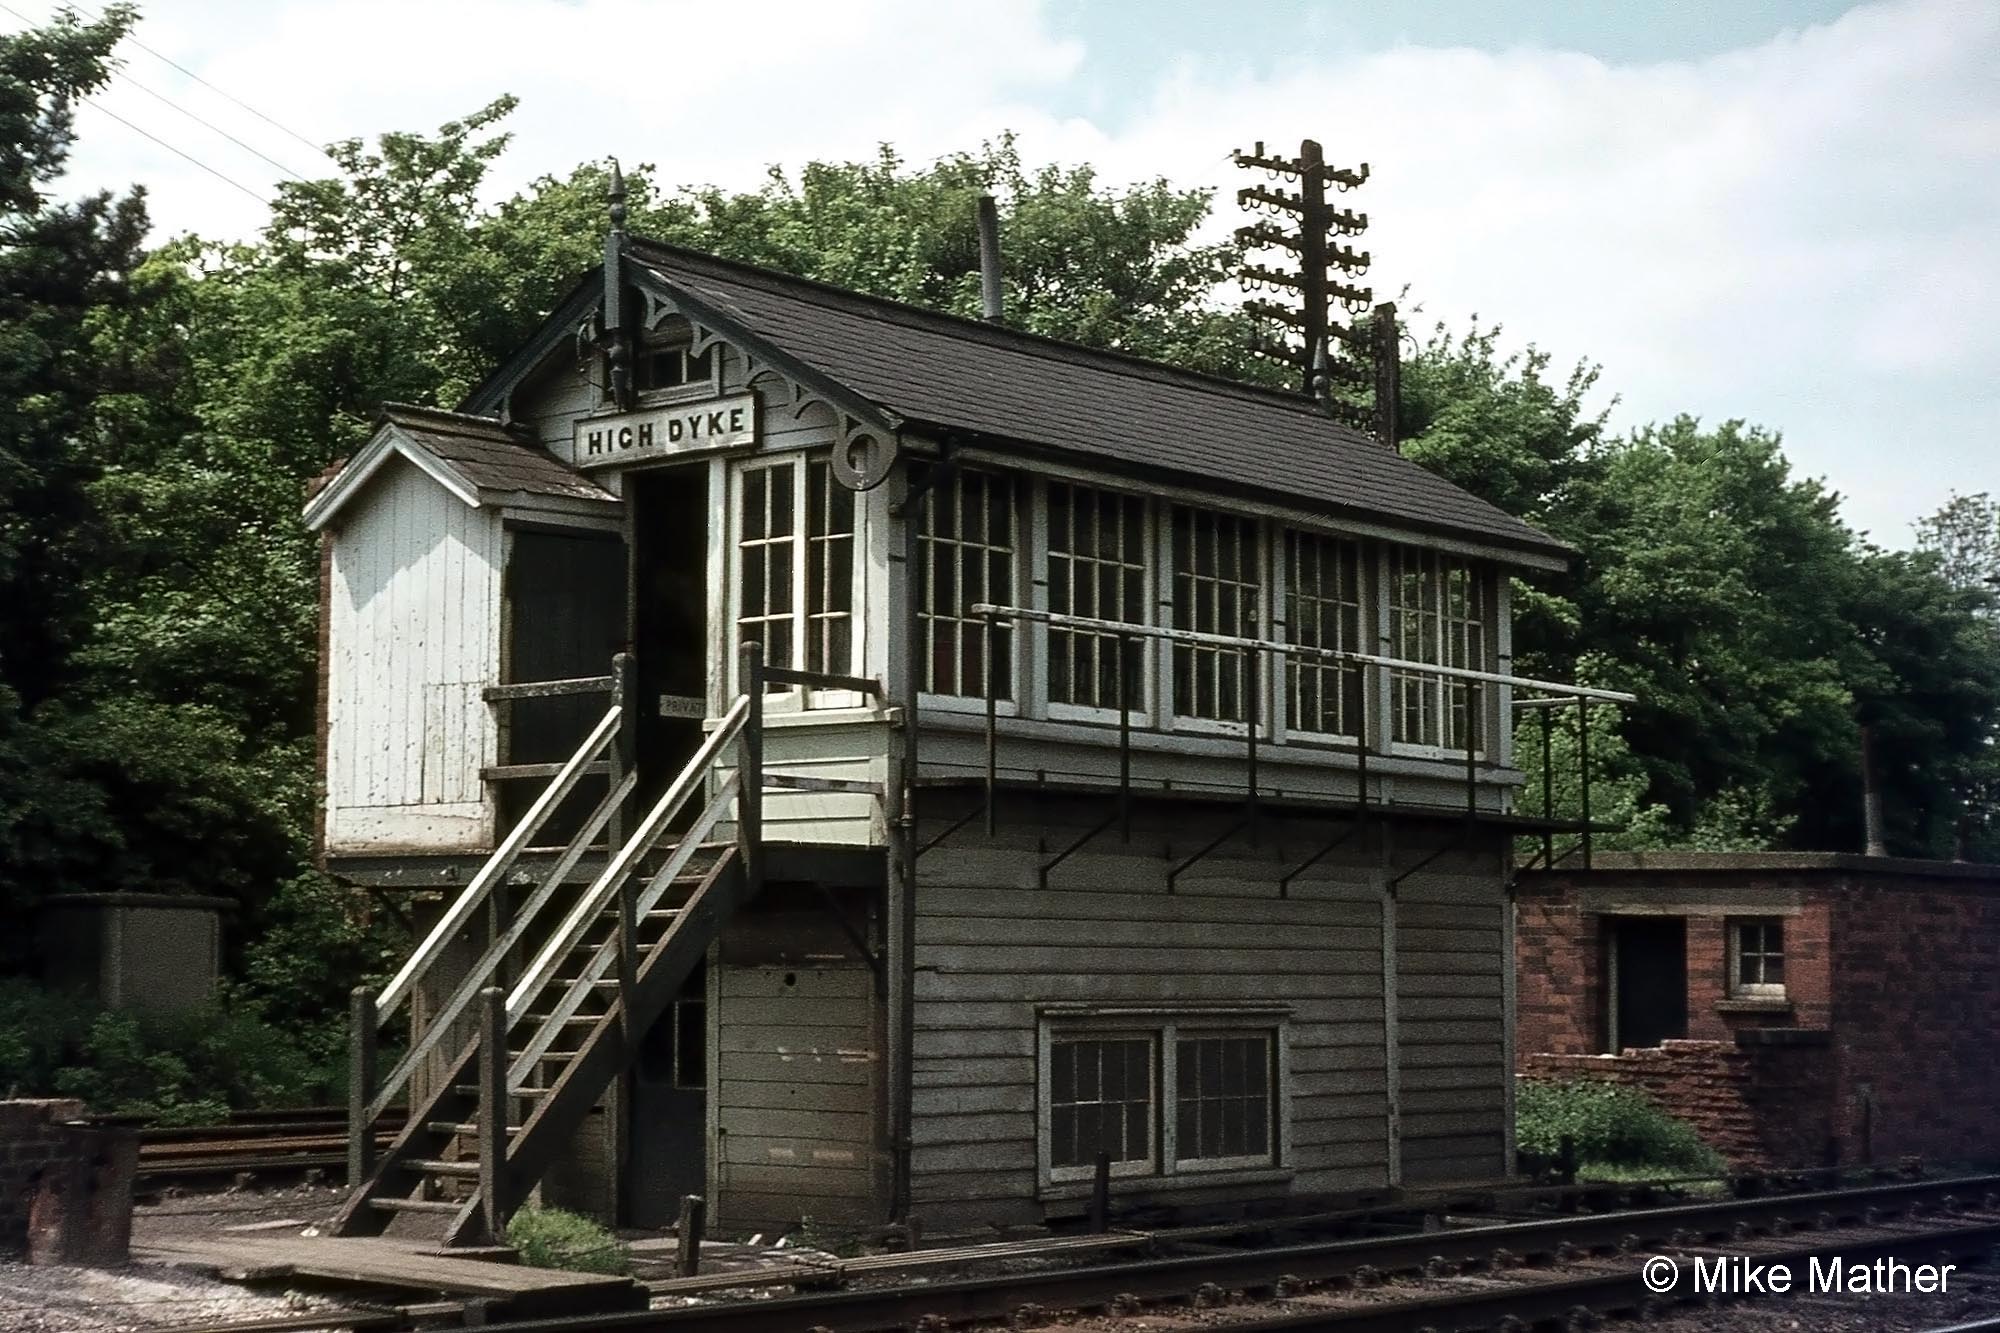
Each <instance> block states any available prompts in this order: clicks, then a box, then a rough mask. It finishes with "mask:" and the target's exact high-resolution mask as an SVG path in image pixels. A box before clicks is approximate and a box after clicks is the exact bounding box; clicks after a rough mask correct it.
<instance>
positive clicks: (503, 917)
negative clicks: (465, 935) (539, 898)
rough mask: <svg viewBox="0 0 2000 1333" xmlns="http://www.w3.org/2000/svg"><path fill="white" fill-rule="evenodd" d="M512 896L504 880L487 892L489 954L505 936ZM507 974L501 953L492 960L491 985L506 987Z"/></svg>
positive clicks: (505, 963)
mask: <svg viewBox="0 0 2000 1333" xmlns="http://www.w3.org/2000/svg"><path fill="white" fill-rule="evenodd" d="M512 896H513V895H512V893H511V892H510V891H509V889H508V886H507V881H506V880H504V879H502V880H501V881H499V882H498V883H496V884H495V885H494V886H493V887H492V888H491V889H489V890H487V893H486V949H487V952H489V953H490V952H492V950H493V948H494V946H496V945H497V944H499V943H500V941H501V940H502V939H503V938H505V936H506V934H507V918H508V916H509V915H510V912H509V908H510V906H511V904H510V903H509V902H508V899H509V898H511V897H512ZM507 972H508V968H507V955H506V954H504V953H503V954H501V955H500V956H499V957H498V958H495V959H494V960H493V984H494V985H496V986H505V985H507V984H508V982H507Z"/></svg>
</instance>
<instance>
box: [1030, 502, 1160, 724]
mask: <svg viewBox="0 0 2000 1333" xmlns="http://www.w3.org/2000/svg"><path fill="white" fill-rule="evenodd" d="M1145 514H1146V507H1145V502H1144V501H1143V500H1141V499H1139V498H1138V497H1137V496H1129V495H1118V494H1115V493H1113V492H1110V491H1100V490H1095V489H1092V488H1089V487H1083V486H1071V485H1069V484H1067V483H1064V482H1051V483H1050V484H1049V516H1050V517H1049V552H1048V558H1047V561H1046V563H1045V565H1044V574H1045V576H1046V577H1047V580H1048V585H1049V609H1050V610H1051V611H1055V612H1057V613H1058V614H1071V615H1079V616H1089V617H1093V618H1095V619H1100V620H1115V621H1121V622H1124V623H1127V624H1138V625H1143V624H1148V623H1150V621H1149V620H1148V618H1147V615H1146V605H1145V596H1144V589H1145V573H1146V570H1145V565H1144V562H1143V559H1142V558H1141V551H1142V550H1143V545H1144V543H1143V542H1142V541H1141V539H1140V536H1139V534H1140V533H1141V532H1143V530H1144V528H1145ZM1116 644H1117V636H1116V635H1113V634H1099V633H1096V632H1093V631H1090V630H1078V629H1064V628H1062V627H1060V626H1056V627H1053V628H1051V629H1050V631H1049V657H1050V662H1051V671H1050V681H1049V698H1050V700H1051V701H1052V702H1055V703H1064V704H1078V705H1082V706H1084V707H1090V708H1116V707H1118V705H1119V693H1118V682H1117V679H1116V676H1115V671H1114V672H1112V673H1110V674H1108V673H1107V665H1106V664H1107V663H1109V662H1110V661H1111V659H1112V658H1113V656H1114V655H1115V653H1116V651H1117V649H1116ZM1057 663H1060V666H1057ZM1133 702H1134V706H1137V703H1138V701H1136V700H1134V701H1133Z"/></svg>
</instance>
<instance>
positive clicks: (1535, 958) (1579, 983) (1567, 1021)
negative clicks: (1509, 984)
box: [1514, 877, 1605, 1055]
mask: <svg viewBox="0 0 2000 1333" xmlns="http://www.w3.org/2000/svg"><path fill="white" fill-rule="evenodd" d="M1524 878H1525V877H1524ZM1600 920H1601V919H1600V918H1599V917H1598V916H1597V914H1595V913H1587V912H1584V911H1583V910H1582V909H1581V908H1580V907H1579V906H1578V904H1577V901H1576V895H1574V894H1573V893H1570V892H1567V891H1566V890H1564V889H1562V888H1560V887H1558V888H1555V889H1552V890H1550V891H1538V892H1532V893H1522V894H1520V895H1519V896H1518V897H1517V898H1516V900H1515V908H1514V1049H1515V1050H1516V1051H1518V1052H1521V1053H1523V1054H1530V1053H1540V1052H1554V1053H1556V1054H1560V1055H1592V1054H1595V1053H1596V1052H1598V1051H1600V1050H1602V1049H1603V1045H1604V1038H1603V1032H1604V1014H1605V997H1604V976H1603V974H1604V968H1603V963H1602V957H1603V947H1604V946H1603V940H1602V934H1601V930H1600Z"/></svg>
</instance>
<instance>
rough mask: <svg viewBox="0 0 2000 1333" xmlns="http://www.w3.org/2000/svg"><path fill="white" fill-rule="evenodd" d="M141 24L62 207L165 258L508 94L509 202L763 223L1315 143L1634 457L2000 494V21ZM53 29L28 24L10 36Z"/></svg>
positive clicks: (1481, 11)
mask: <svg viewBox="0 0 2000 1333" xmlns="http://www.w3.org/2000/svg"><path fill="white" fill-rule="evenodd" d="M81 7H82V8H83V10H84V12H86V13H88V12H90V11H91V10H92V9H94V7H95V5H94V0H93V3H91V4H86V5H83V6H81ZM142 7H143V9H144V13H145V18H144V21H143V22H142V23H141V25H140V28H139V30H138V32H137V40H138V41H139V42H141V43H144V46H145V47H146V48H150V49H149V50H147V49H140V48H138V47H136V46H129V45H128V48H127V49H126V51H125V64H124V68H123V70H122V71H121V74H120V76H119V77H118V78H117V79H115V80H114V82H113V83H112V85H111V86H110V87H108V88H107V89H106V90H104V91H103V92H102V93H101V94H99V95H98V97H97V99H96V105H92V106H88V107H85V108H83V110H82V112H81V114H80V116H79V129H80V132H81V134H82V142H81V144H80V145H79V148H78V151H77V152H76V154H75V157H74V159H73V162H72V164H71V171H70V173H69V177H68V179H67V180H66V181H65V183H64V184H65V186H66V188H69V189H71V190H83V189H86V188H102V187H112V188H120V187H123V186H125V185H127V184H129V183H131V182H134V181H138V182H143V183H144V184H145V185H146V187H147V189H148V191H149V198H150V205H151V209H152V213H153V216H154V219H155V223H156V226H157V228H158V229H159V231H160V232H161V234H162V235H165V234H169V233H173V232H179V231H186V230H194V231H198V232H201V233H202V234H204V235H209V236H216V237H225V236H244V235H248V234H250V233H252V232H254V231H255V230H256V228H257V227H258V225H259V224H260V222H261V221H262V220H263V217H264V208H263V205H262V203H261V202H259V197H260V196H261V197H265V198H268V196H269V195H270V194H271V192H272V188H273V182H274V181H275V180H277V179H281V178H283V176H284V174H286V173H296V174H299V175H305V176H311V175H314V174H321V173H324V172H325V170H326V168H327V166H328V164H327V162H326V160H325V159H324V158H323V157H320V156H319V155H318V154H317V153H315V152H314V151H313V149H312V148H311V147H310V146H309V145H311V144H318V143H324V142H327V141H331V140H335V139H342V138H348V137H356V136H361V137H368V136H373V135H375V134H377V133H380V132H382V131H384V130H392V129H416V130H428V129H432V128H434V127H436V126H437V125H438V124H440V123H442V122H444V121H446V120H449V119H452V118H453V117H455V116H458V115H461V114H464V113H465V112H468V111H470V110H472V109H474V108H476V107H478V106H480V105H483V104H484V103H486V102H487V101H489V100H491V99H492V98H493V97H495V96H497V95H499V94H501V93H503V92H507V93H514V94H516V95H518V96H519V97H521V99H522V105H521V108H520V109H519V110H518V111H517V112H515V114H514V116H513V117H512V118H511V120H510V125H511V128H512V130H513V133H514V135H515V139H514V143H513V146H512V147H511V148H510V149H509V151H508V153H507V155H506V157H505V158H503V160H502V162H501V163H500V165H499V168H498V170H497V171H496V173H495V177H494V180H493V182H492V185H493V189H494V190H495V192H496V195H504V194H505V193H507V192H511V191H512V190H514V189H517V188H519V187H520V186H522V185H524V184H525V183H527V182H528V181H530V180H532V179H533V178H534V177H536V176H539V175H542V174H544V173H557V174H562V173H566V172H567V171H568V170H569V169H570V168H571V167H573V166H574V165H575V164H576V163H577V162H579V161H580V160H583V159H586V158H602V157H604V156H607V155H610V156H617V157H619V158H620V159H621V160H623V161H625V162H627V163H628V164H629V163H632V162H651V163H655V164H657V167H658V170H659V175H660V177H661V179H662V180H663V181H665V182H667V183H688V184H715V185H721V186H724V187H730V188H750V187H754V186H755V185H756V184H757V183H758V181H759V180H760V179H761V177H762V175H763V173H764V171H765V169H766V167H767V166H768V165H770V164H773V163H779V164H787V165H793V166H796V165H797V164H800V163H802V162H805V161H808V160H811V159H813V158H834V159H841V160H850V159H855V158H863V157H868V156H872V154H873V152H874V151H875V148H876V145H878V144H880V143H883V142H891V143H894V144H895V145H896V147H897V148H898V149H899V150H900V151H901V152H902V153H903V155H904V156H905V157H906V158H907V159H909V160H912V161H917V162H922V161H925V160H928V159H931V158H934V157H936V156H939V155H942V154H945V153H948V152H951V151H953V150H956V149H961V148H970V147H975V146H977V144H978V143H980V142H981V141H982V140H985V139H990V138H993V137H995V136H997V135H998V134H1000V133H1001V132H1002V131H1006V130H1012V131H1015V132H1016V133H1017V134H1018V135H1019V136H1020V142H1021V146H1022V149H1023V151H1024V153H1026V155H1027V156H1028V158H1029V159H1030V160H1031V161H1045V160H1056V161H1061V162H1065V163H1076V162H1089V163H1092V164H1094V165H1095V166H1096V167H1097V168H1098V169H1099V172H1100V174H1101V176H1102V177H1103V178H1104V179H1105V180H1107V181H1109V182H1112V183H1123V182H1127V181H1132V180H1138V179H1148V178H1151V177H1155V176H1163V177H1165V178H1167V179H1169V180H1171V181H1173V182H1174V183H1176V184H1178V185H1183V186H1198V187H1203V188H1209V189H1214V190H1216V191H1217V192H1218V195H1217V216H1216V219H1215V226H1216V227H1217V228H1218V229H1219V230H1226V229H1227V228H1229V227H1233V226H1234V225H1236V223H1237V222H1238V221H1239V220H1240V219H1239V218H1238V216H1237V214H1236V209H1235V206H1234V203H1233V194H1234V191H1235V189H1236V187H1237V186H1238V185H1239V184H1244V183H1248V182H1249V178H1248V177H1247V176H1245V175H1244V173H1241V172H1238V171H1236V170H1235V169H1233V168H1232V167H1231V166H1230V165H1229V162H1228V155H1229V152H1230V150H1231V149H1233V148H1237V147H1243V148H1248V147H1250V145H1251V144H1252V143H1253V142H1255V141H1257V140H1263V141H1265V142H1267V143H1268V144H1269V145H1271V147H1272V148H1273V149H1274V150H1275V149H1277V148H1279V147H1280V146H1284V147H1285V148H1287V149H1289V148H1290V147H1291V146H1293V145H1295V144H1296V142H1297V141H1298V140H1299V139H1301V138H1305V137H1312V138H1316V139H1318V140H1320V141H1321V142H1322V143H1324V144H1325V145H1326V148H1327V154H1328V157H1329V159H1330V160H1332V161H1334V162H1336V163H1340V164H1352V163H1358V162H1363V161H1365V162H1367V163H1369V164H1370V166H1371V168H1372V171H1373V174H1372V176H1371V178H1370V180H1369V182H1368V184H1367V185H1366V186H1365V187H1364V188H1363V189H1362V190H1361V191H1360V192H1359V193H1358V194H1357V195H1354V196H1352V198H1351V202H1352V204H1353V206H1354V207H1356V208H1358V209H1361V210H1363V211H1366V212H1367V213H1368V214H1369V216H1370V219H1371V225H1370V228H1369V232H1368V235H1367V239H1366V247H1367V248H1368V249H1369V250H1370V251H1371V252H1372V254H1373V255H1374V257H1375V265H1374V269H1373V272H1372V273H1371V274H1370V280H1371V282H1372V284H1373V286H1374V288H1375V289H1376V291H1377V293H1378V294H1380V295H1395V294H1398V293H1401V292H1403V291H1404V289H1405V288H1407V295H1406V296H1405V297H1404V301H1405V305H1404V309H1405V311H1406V313H1407V312H1408V311H1409V310H1410V307H1411V304H1412V303H1414V304H1415V306H1417V307H1418V312H1417V314H1416V315H1415V316H1414V317H1413V318H1414V322H1416V323H1418V324H1419V326H1420V328H1427V327H1428V326H1429V325H1431V324H1434V323H1436V322H1439V321H1442V322H1443V323H1444V324H1445V325H1447V326H1448V327H1451V328H1454V329H1463V328H1464V327H1466V326H1467V324H1468V323H1469V322H1470V321H1471V320H1472V319H1473V318H1474V317H1475V316H1476V317H1478V318H1479V319H1480V320H1482V321H1484V322H1486V323H1493V322H1498V323H1500V324H1501V325H1503V327H1504V329H1505V342H1506V344H1507V345H1509V346H1512V347H1520V346H1523V345H1526V344H1528V343H1533V344H1535V345H1537V346H1539V347H1540V348H1542V349H1544V350H1545V351H1547V352H1549V353H1550V354H1551V355H1552V356H1553V358H1554V361H1555V364H1556V366H1558V367H1567V366H1569V365H1571V364H1574V363H1576V362H1577V361H1578V360H1589V361H1593V362H1596V363H1598V364H1600V365H1601V366H1602V378H1601V380H1600V385H1601V389H1602V391H1601V392H1600V394H1599V396H1598V397H1597V399H1596V400H1595V405H1596V406H1598V407H1604V408H1608V409H1609V411H1610V413H1611V422H1612V425H1613V427H1614V428H1617V429H1630V428H1634V427H1637V426H1641V425H1643V424H1645V423H1647V422H1651V421H1658V420H1663V419H1668V418H1671V417H1673V416H1675V415H1677V414H1679V413H1688V414H1691V415H1694V416H1697V417H1700V418H1702V419H1703V420H1705V421H1709V422H1720V421H1723V420H1727V419H1731V418H1742V419H1745V420H1748V421H1752V422H1756V423H1759V424H1762V425H1764V426H1766V427H1768V428H1770V429H1773V430H1777V431H1780V432H1782V434H1783V436H1784V440H1785V448H1786V452H1787V454H1788V455H1789V456H1790V458H1791V459H1792V461H1793V464H1794V467H1795V469H1796V470H1797V472H1799V473H1800V474H1802V475H1808V476H1817V477H1822V478H1824V479H1825V480H1826V482H1827V484H1828V485H1830V486H1831V487H1832V488H1834V489H1835V490H1837V491H1839V492H1840V493H1841V494H1842V495H1843V496H1844V497H1846V498H1845V513H1846V515H1847V517H1848V520H1849V522H1851V523H1852V524H1853V525H1854V526H1856V527H1857V528H1859V529H1862V530H1863V531H1865V532H1867V533H1868V534H1869V535H1870V536H1871V537H1872V539H1874V540H1876V541H1878V542H1880V543H1882V544H1884V545H1888V546H1905V545H1908V544H1909V543H1910V541H1911V539H1912V529H1911V524H1912V521H1913V520H1915V519H1917V518H1919V517H1921V516H1922V515H1925V514H1928V513H1931V512H1933V511H1935V510H1936V509H1937V508H1938V507H1939V506H1940V505H1942V504H1943V503H1944V502H1945V501H1946V500H1947V499H1948V498H1949V497H1950V495H1951V494H1952V493H1953V492H1954V491H1956V492H1959V493H1970V492H1976V491H2000V243H1996V241H2000V74H1996V73H1995V71H1996V70H2000V4H1996V3H1993V0H1877V2H1876V3H1866V4H1852V3H1842V2H1840V0H1619V2H1618V3H1604V2H1602V0H1569V2H1568V3H1559V2H1557V0H1510V2H1509V3H1506V4H1494V3H1491V0H1431V2H1429V3H1426V2H1425V0H1400V2H1392V0H1348V2H1347V3H1343V4H1316V3H1307V2H1306V0H1237V2H1236V3H1208V2H1207V0H1199V2H1196V0H1189V2H1187V3H1178V4H1138V3H1110V2H1109V0H982V3H980V4H977V5H971V4H964V5H960V4H939V3H937V2H936V0H853V2H851V3H830V2H829V0H765V2H764V3H762V4H759V5H756V6H745V5H735V4H716V3H713V0H695V2H693V3H684V2H683V0H650V2H649V0H255V2H254V3H253V2H246V0H204V2H200V3H197V2H194V0H153V2H152V3H150V4H145V5H143V6H142ZM52 8H53V3H52V0H4V3H0V31H7V30H11V29H13V28H18V27H19V26H21V23H22V21H23V17H24V16H25V18H28V19H35V20H40V19H43V18H46V17H47V15H48V14H49V12H50V11H51V9H52ZM162 56H164V57H167V58H168V59H170V60H171V61H172V62H174V63H173V64H169V63H166V61H163V60H162V59H161V58H160V57H162ZM191 76H198V78H199V80H206V84H204V83H203V82H200V81H198V80H197V78H196V77H191ZM210 85H212V87H211V86H210ZM218 89H219V90H221V92H220V93H219V92H218V91H216V90H218ZM223 93H226V94H227V95H228V97H225V96H223V95H222V94H223ZM231 98H233V99H235V100H230V99H231ZM187 113H192V115H193V116H198V117H200V118H201V119H202V120H205V121H207V122H209V125H206V126H205V125H203V124H201V123H199V122H198V121H197V120H195V119H193V118H191V117H190V115H188V114H187ZM114 116H115V117H122V119H123V122H127V123H121V121H120V120H117V119H113V117H114ZM225 134H226V135H227V136H232V137H224V136H225ZM146 135H151V136H152V138H150V139H149V138H147V137H145V136H146ZM232 138H233V140H235V141H240V143H239V142H235V141H232ZM158 141H165V143H164V144H162V143H161V142H158ZM166 145H171V146H172V148H173V149H179V150H180V151H181V152H182V153H185V154H187V155H188V156H189V157H192V158H195V159H198V161H199V162H200V163H201V164H202V165H196V164H195V163H193V162H190V161H188V160H187V159H186V158H185V157H182V156H179V155H177V154H176V153H175V152H173V151H171V150H170V148H169V147H167V146H166ZM214 173H220V175H221V176H226V177H228V178H229V180H228V181H225V180H223V179H220V178H219V177H218V175H216V174H214ZM1239 177H1243V179H1240V180H1239V179H1238V178H1239ZM1342 202H1350V200H1348V199H1343V200H1342Z"/></svg>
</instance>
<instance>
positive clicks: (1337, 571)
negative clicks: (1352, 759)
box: [1285, 532, 1364, 736]
mask: <svg viewBox="0 0 2000 1333" xmlns="http://www.w3.org/2000/svg"><path fill="white" fill-rule="evenodd" d="M1360 560H1361V550H1360V547H1359V546H1358V545H1357V544H1356V543H1354V542H1348V541H1341V540H1339V539H1337V538H1333V537H1322V536H1317V535H1314V534H1312V533H1304V532H1288V533H1286V534H1285V621H1286V626H1287V630H1286V637H1287V639H1288V640H1289V641H1290V642H1292V643H1296V644H1300V645H1302V646H1304V647H1307V648H1320V649H1328V650H1331V651H1334V652H1360V651H1364V649H1363V646H1362V644H1361V636H1360V629H1361V599H1360V594H1359V588H1360V580H1359V577H1358V576H1357V574H1356V568H1357V566H1358V565H1359V564H1360ZM1286 673H1287V683H1288V687H1289V689H1290V696H1289V706H1290V725H1291V726H1292V728H1293V729H1295V730H1298V731H1310V732H1320V733H1324V734H1328V735H1337V736H1352V735H1356V734H1357V730H1356V729H1357V728H1358V727H1359V726H1360V722H1361V706H1360V705H1361V670H1360V667H1359V666H1358V665H1356V664H1354V663H1352V662H1347V661H1343V660H1341V659H1339V658H1332V657H1318V656H1310V655H1305V654H1299V655H1292V656H1289V657H1288V659H1287V662H1286Z"/></svg>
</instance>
